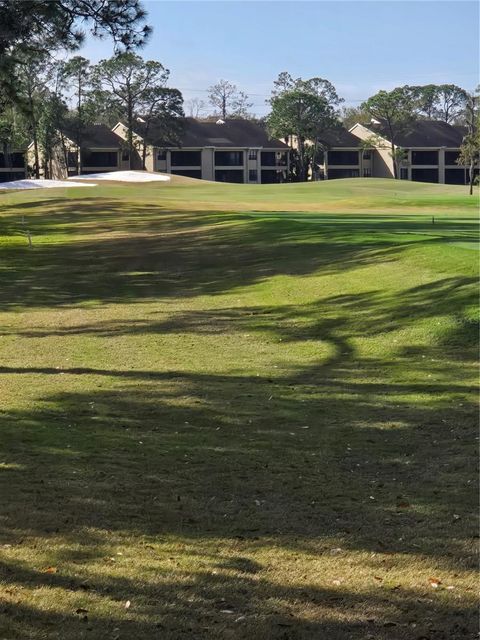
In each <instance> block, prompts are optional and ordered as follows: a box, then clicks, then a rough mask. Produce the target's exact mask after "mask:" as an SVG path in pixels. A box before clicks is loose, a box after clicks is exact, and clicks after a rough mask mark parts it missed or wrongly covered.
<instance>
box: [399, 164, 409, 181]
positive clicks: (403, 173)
mask: <svg viewBox="0 0 480 640" xmlns="http://www.w3.org/2000/svg"><path fill="white" fill-rule="evenodd" d="M400 180H408V169H407V167H400Z"/></svg>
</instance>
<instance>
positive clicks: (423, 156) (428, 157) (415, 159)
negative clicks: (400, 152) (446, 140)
mask: <svg viewBox="0 0 480 640" xmlns="http://www.w3.org/2000/svg"><path fill="white" fill-rule="evenodd" d="M412 164H438V151H412Z"/></svg>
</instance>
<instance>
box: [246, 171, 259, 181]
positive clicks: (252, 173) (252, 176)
mask: <svg viewBox="0 0 480 640" xmlns="http://www.w3.org/2000/svg"><path fill="white" fill-rule="evenodd" d="M248 181H249V182H257V181H258V174H257V170H256V169H250V171H249V172H248Z"/></svg>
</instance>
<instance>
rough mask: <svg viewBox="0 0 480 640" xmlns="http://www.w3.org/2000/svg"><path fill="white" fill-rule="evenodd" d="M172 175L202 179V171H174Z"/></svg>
mask: <svg viewBox="0 0 480 640" xmlns="http://www.w3.org/2000/svg"><path fill="white" fill-rule="evenodd" d="M172 173H173V175H175V176H185V177H186V178H198V179H199V180H201V178H202V170H201V169H172Z"/></svg>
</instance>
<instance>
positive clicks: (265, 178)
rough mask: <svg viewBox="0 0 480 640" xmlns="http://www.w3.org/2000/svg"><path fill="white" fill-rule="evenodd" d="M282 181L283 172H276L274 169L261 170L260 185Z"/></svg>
mask: <svg viewBox="0 0 480 640" xmlns="http://www.w3.org/2000/svg"><path fill="white" fill-rule="evenodd" d="M283 181H284V177H283V171H276V170H275V169H263V170H262V184H276V183H277V182H283Z"/></svg>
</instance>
